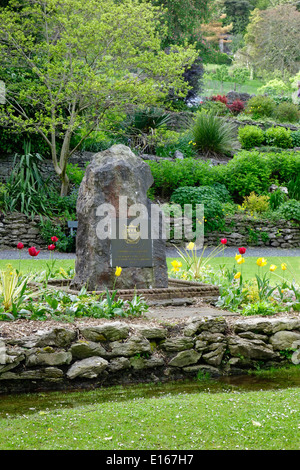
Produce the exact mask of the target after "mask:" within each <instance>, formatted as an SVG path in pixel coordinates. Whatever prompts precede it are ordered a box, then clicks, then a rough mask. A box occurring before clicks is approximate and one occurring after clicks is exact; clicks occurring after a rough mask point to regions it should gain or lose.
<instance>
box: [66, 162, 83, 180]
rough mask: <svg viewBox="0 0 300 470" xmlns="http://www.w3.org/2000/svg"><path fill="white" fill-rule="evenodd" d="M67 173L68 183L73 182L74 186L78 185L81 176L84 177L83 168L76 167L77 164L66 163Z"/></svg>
mask: <svg viewBox="0 0 300 470" xmlns="http://www.w3.org/2000/svg"><path fill="white" fill-rule="evenodd" d="M67 175H68V178H69V181H70V184H74V185H75V186H79V185H80V183H81V181H82V179H83V177H84V170H82V169H81V168H79V167H78V165H77V164H76V165H73V164H72V163H68V165H67Z"/></svg>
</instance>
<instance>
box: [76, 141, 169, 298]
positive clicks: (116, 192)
mask: <svg viewBox="0 0 300 470" xmlns="http://www.w3.org/2000/svg"><path fill="white" fill-rule="evenodd" d="M152 183H153V177H152V174H151V170H150V167H149V165H148V164H147V163H145V162H144V161H143V160H142V159H141V158H140V157H137V156H136V155H134V153H133V152H132V151H131V150H130V149H129V147H126V146H124V145H113V146H112V147H111V148H110V149H108V150H105V151H104V152H100V153H97V154H96V155H94V158H93V160H92V162H91V163H90V165H88V167H87V169H86V172H85V176H84V178H83V181H82V183H81V185H80V189H79V195H78V200H77V218H78V229H77V240H76V255H77V259H76V266H75V271H76V275H75V278H74V280H73V281H72V284H71V286H72V287H73V288H77V289H78V288H81V287H82V286H83V285H86V286H87V287H88V290H103V289H104V288H106V287H107V288H109V289H111V288H112V287H113V285H114V281H115V267H114V266H112V249H111V246H112V243H111V238H110V236H109V237H107V238H104V237H103V236H102V237H100V236H99V233H100V229H99V226H100V223H102V225H101V227H103V220H104V219H105V218H106V220H109V222H108V226H109V227H113V226H114V221H116V220H119V219H121V220H124V219H125V220H127V217H130V216H133V215H134V217H138V216H140V213H135V214H132V213H130V212H129V209H130V208H132V206H133V205H134V204H142V205H143V207H145V208H146V209H147V214H149V215H150V213H151V210H150V208H151V202H150V201H149V200H148V198H147V191H148V189H149V187H150V186H151V185H152ZM120 197H122V201H124V200H126V202H127V207H126V208H125V213H124V210H123V207H122V205H121V204H120ZM126 198H127V199H126ZM104 204H107V205H109V206H107V207H113V208H114V211H111V210H108V211H106V212H103V211H104ZM99 208H100V209H99ZM110 223H111V225H109V224H110ZM155 225H157V224H155ZM108 230H110V229H108ZM102 234H103V232H102ZM121 267H122V266H121ZM167 286H168V275H167V265H166V255H165V240H163V239H162V237H159V238H158V239H155V240H152V266H145V267H141V266H140V265H137V266H132V267H123V270H122V274H121V276H120V277H118V279H117V284H116V287H117V288H123V289H124V288H125V289H132V288H135V287H136V288H137V289H140V288H152V287H167Z"/></svg>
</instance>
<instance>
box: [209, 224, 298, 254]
mask: <svg viewBox="0 0 300 470" xmlns="http://www.w3.org/2000/svg"><path fill="white" fill-rule="evenodd" d="M221 238H227V240H228V246H249V245H250V246H272V247H278V248H298V247H300V226H299V224H298V225H296V224H295V223H294V224H293V223H292V222H289V221H286V220H278V221H276V222H269V221H268V220H263V221H262V220H256V219H254V218H250V217H249V218H246V217H245V218H242V217H239V216H233V217H228V218H226V229H225V230H224V231H223V232H211V233H209V234H208V235H207V236H206V237H205V244H207V245H217V244H218V243H219V242H220V239H221Z"/></svg>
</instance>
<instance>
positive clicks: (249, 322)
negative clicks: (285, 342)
mask: <svg viewBox="0 0 300 470" xmlns="http://www.w3.org/2000/svg"><path fill="white" fill-rule="evenodd" d="M281 330H300V320H299V319H298V318H288V317H285V318H284V319H281V318H244V319H242V320H237V321H236V322H235V325H234V331H235V333H238V334H239V333H241V332H245V331H252V332H254V333H259V334H260V333H263V334H266V335H272V334H275V333H276V332H277V331H281Z"/></svg>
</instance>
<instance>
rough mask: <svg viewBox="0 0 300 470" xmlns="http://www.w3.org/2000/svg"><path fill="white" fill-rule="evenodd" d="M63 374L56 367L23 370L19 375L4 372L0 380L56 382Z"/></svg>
mask: <svg viewBox="0 0 300 470" xmlns="http://www.w3.org/2000/svg"><path fill="white" fill-rule="evenodd" d="M63 376H64V373H63V371H62V370H61V369H58V368H57V367H45V368H44V369H33V370H25V371H22V372H19V373H16V372H6V373H5V374H1V375H0V380H45V381H51V382H53V381H54V382H56V381H59V380H62V379H63Z"/></svg>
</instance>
